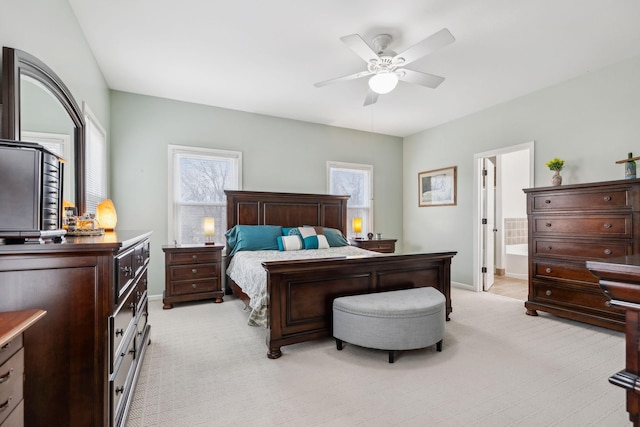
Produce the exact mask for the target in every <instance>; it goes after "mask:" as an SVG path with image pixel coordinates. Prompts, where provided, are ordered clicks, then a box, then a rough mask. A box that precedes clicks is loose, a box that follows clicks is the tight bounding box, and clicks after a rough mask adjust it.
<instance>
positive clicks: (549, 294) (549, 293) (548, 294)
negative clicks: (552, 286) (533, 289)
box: [545, 290, 553, 297]
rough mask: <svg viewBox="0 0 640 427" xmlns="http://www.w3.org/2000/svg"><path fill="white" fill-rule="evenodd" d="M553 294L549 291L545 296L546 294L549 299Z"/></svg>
mask: <svg viewBox="0 0 640 427" xmlns="http://www.w3.org/2000/svg"><path fill="white" fill-rule="evenodd" d="M552 293H553V292H551V291H549V290H547V292H545V294H546V295H547V296H548V297H550V296H551V294H552Z"/></svg>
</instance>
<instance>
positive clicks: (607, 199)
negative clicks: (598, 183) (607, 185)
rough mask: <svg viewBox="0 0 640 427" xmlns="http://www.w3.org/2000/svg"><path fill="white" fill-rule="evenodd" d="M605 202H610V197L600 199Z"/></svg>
mask: <svg viewBox="0 0 640 427" xmlns="http://www.w3.org/2000/svg"><path fill="white" fill-rule="evenodd" d="M602 199H603V200H604V201H605V202H610V201H611V196H604V197H603V198H602Z"/></svg>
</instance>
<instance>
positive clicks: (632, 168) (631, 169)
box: [616, 153, 640, 179]
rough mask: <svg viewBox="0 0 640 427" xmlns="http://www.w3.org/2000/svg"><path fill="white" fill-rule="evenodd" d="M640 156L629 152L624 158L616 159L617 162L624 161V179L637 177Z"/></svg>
mask: <svg viewBox="0 0 640 427" xmlns="http://www.w3.org/2000/svg"><path fill="white" fill-rule="evenodd" d="M639 159H640V157H633V153H629V154H628V155H627V158H626V159H624V160H618V161H616V163H617V164H621V163H624V179H636V160H639Z"/></svg>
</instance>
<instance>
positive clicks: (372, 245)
mask: <svg viewBox="0 0 640 427" xmlns="http://www.w3.org/2000/svg"><path fill="white" fill-rule="evenodd" d="M397 241H398V239H371V240H369V239H349V242H350V243H351V245H353V246H357V247H359V248H362V249H366V250H368V251H374V252H381V253H384V254H392V253H394V252H395V251H396V242H397Z"/></svg>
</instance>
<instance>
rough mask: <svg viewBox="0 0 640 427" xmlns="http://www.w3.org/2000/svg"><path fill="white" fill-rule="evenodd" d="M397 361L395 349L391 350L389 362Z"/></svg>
mask: <svg viewBox="0 0 640 427" xmlns="http://www.w3.org/2000/svg"><path fill="white" fill-rule="evenodd" d="M395 361H396V352H395V351H393V350H389V363H393V362H395Z"/></svg>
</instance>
